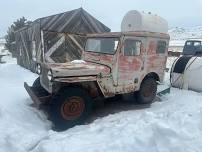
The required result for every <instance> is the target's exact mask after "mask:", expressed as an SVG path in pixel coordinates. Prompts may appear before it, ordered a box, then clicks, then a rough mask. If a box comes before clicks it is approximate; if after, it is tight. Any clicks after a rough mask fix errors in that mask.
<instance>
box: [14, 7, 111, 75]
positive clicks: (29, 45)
mask: <svg viewBox="0 0 202 152" xmlns="http://www.w3.org/2000/svg"><path fill="white" fill-rule="evenodd" d="M41 31H43V34H41V33H42V32H41ZM102 32H110V29H109V28H108V27H106V26H105V25H104V24H103V23H101V22H100V21H98V20H97V19H95V18H94V17H93V16H91V15H90V14H89V13H88V12H86V11H85V10H84V9H82V8H79V9H76V10H72V11H68V12H65V13H61V14H56V15H52V16H48V17H44V18H39V19H37V20H35V21H34V22H33V23H32V24H31V25H30V26H28V27H25V28H23V29H21V30H19V31H17V32H16V33H15V37H16V49H17V50H18V51H19V53H18V54H19V56H18V64H20V65H21V66H24V67H26V68H28V69H31V70H32V71H34V69H35V64H36V61H39V60H41V57H42V50H44V52H45V57H46V61H47V62H67V61H71V60H74V59H80V57H81V50H82V49H83V47H84V44H85V40H86V37H85V34H87V33H102ZM42 40H43V41H44V43H43V44H44V45H42Z"/></svg>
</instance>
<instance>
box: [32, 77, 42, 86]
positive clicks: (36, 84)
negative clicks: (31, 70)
mask: <svg viewBox="0 0 202 152" xmlns="http://www.w3.org/2000/svg"><path fill="white" fill-rule="evenodd" d="M32 87H42V86H41V83H40V77H38V78H37V79H36V80H35V81H34V83H33V84H32Z"/></svg>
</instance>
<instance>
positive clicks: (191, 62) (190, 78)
mask: <svg viewBox="0 0 202 152" xmlns="http://www.w3.org/2000/svg"><path fill="white" fill-rule="evenodd" d="M180 60H181V61H180ZM183 60H184V61H185V60H187V59H186V57H180V58H179V59H177V60H176V61H175V62H174V64H173V67H172V69H171V84H172V86H173V87H177V88H181V89H186V90H193V91H197V92H202V57H190V58H189V59H188V62H187V61H185V62H184V61H183ZM182 62H184V63H182ZM181 68H183V69H181ZM179 69H181V70H179ZM179 71H180V72H179Z"/></svg>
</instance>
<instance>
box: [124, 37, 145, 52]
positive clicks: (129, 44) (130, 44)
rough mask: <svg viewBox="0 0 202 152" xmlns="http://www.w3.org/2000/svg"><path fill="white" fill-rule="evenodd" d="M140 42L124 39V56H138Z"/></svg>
mask: <svg viewBox="0 0 202 152" xmlns="http://www.w3.org/2000/svg"><path fill="white" fill-rule="evenodd" d="M141 44H142V42H141V41H139V40H133V39H126V40H125V43H124V56H136V55H140V51H141Z"/></svg>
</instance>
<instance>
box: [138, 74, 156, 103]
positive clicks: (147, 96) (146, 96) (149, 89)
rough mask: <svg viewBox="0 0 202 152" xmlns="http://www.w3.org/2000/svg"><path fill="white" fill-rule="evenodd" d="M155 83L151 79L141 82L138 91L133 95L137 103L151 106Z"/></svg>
mask: <svg viewBox="0 0 202 152" xmlns="http://www.w3.org/2000/svg"><path fill="white" fill-rule="evenodd" d="M156 92H157V83H156V80H155V79H154V78H152V77H150V78H146V79H145V80H143V82H142V84H141V86H140V90H139V91H138V92H136V93H135V95H136V99H137V102H138V103H141V104H151V103H152V102H153V100H154V99H155V97H156Z"/></svg>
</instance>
